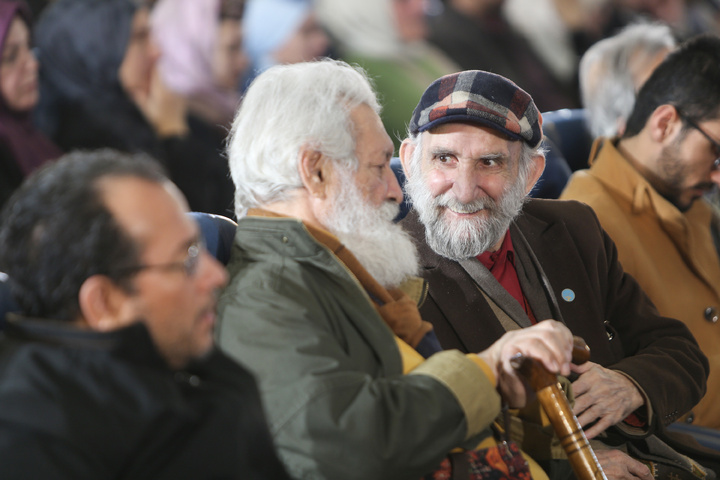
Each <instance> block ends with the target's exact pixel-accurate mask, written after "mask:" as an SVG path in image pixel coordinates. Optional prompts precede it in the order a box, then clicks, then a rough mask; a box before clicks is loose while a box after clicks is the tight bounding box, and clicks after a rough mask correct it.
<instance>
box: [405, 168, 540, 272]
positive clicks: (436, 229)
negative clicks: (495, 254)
mask: <svg viewBox="0 0 720 480" xmlns="http://www.w3.org/2000/svg"><path fill="white" fill-rule="evenodd" d="M413 170H416V171H415V172H408V175H407V183H406V185H405V189H406V191H407V193H408V195H409V196H410V198H411V199H412V203H413V208H415V210H416V211H417V212H418V216H419V217H420V221H421V222H422V223H423V225H425V239H426V241H427V243H428V245H429V246H430V248H432V249H433V251H435V253H437V254H438V255H441V256H443V257H446V258H449V259H451V260H456V261H458V260H463V259H466V258H471V257H476V256H478V255H480V254H482V253H483V252H486V251H488V250H490V249H491V248H492V247H493V246H494V245H495V244H497V243H499V242H500V241H501V240H502V239H503V237H504V236H505V233H506V232H507V230H508V228H509V227H510V223H511V222H512V221H513V220H514V219H515V217H517V216H518V214H519V213H520V210H521V209H522V206H523V203H524V202H525V199H526V193H525V181H524V179H523V178H522V176H518V178H517V180H516V181H515V182H514V183H512V184H510V185H508V187H507V188H506V189H505V191H504V192H503V194H502V197H501V198H500V200H499V201H497V202H496V201H495V200H493V199H492V198H490V197H484V198H479V199H477V200H475V201H473V202H471V203H467V204H465V203H462V202H459V201H458V200H457V199H456V198H454V197H453V196H452V194H451V193H450V192H446V193H444V194H442V195H439V196H437V197H433V196H432V193H431V192H430V190H429V189H428V188H427V186H426V185H425V182H424V180H423V178H422V174H421V173H420V172H419V171H418V170H419V168H417V169H413ZM448 209H452V210H454V211H456V212H460V213H472V212H476V211H479V210H486V215H485V216H483V217H477V216H476V217H472V218H456V219H452V220H449V219H448V218H446V217H445V212H446V211H447V210H448Z"/></svg>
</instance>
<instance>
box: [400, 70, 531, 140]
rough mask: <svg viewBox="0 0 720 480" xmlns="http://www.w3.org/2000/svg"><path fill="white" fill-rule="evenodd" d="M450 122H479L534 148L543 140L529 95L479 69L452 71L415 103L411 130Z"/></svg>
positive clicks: (414, 132) (423, 129)
mask: <svg viewBox="0 0 720 480" xmlns="http://www.w3.org/2000/svg"><path fill="white" fill-rule="evenodd" d="M451 122H472V123H478V124H480V125H483V126H485V127H490V128H493V129H495V130H499V131H500V132H502V133H504V134H505V135H508V136H509V137H510V138H512V139H515V140H521V141H524V142H525V143H527V144H528V145H530V146H531V147H533V148H536V147H537V146H539V145H540V142H541V141H542V115H541V114H540V112H539V111H538V109H537V107H536V106H535V102H533V99H532V97H530V95H529V94H528V93H527V92H525V90H523V89H522V88H520V87H518V86H517V85H515V84H514V83H513V82H511V81H510V80H508V79H507V78H505V77H501V76H500V75H496V74H494V73H489V72H484V71H482V70H468V71H465V72H460V73H453V74H451V75H446V76H444V77H441V78H439V79H438V80H435V81H434V82H433V83H432V84H430V86H429V87H428V88H427V90H425V93H423V95H422V97H421V98H420V102H419V103H418V105H417V107H415V111H414V112H413V115H412V118H411V119H410V132H411V133H412V134H413V135H415V134H417V133H419V132H424V131H426V130H429V129H431V128H433V127H435V126H437V125H441V124H443V123H451Z"/></svg>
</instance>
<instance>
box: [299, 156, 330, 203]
mask: <svg viewBox="0 0 720 480" xmlns="http://www.w3.org/2000/svg"><path fill="white" fill-rule="evenodd" d="M330 168H331V165H330V162H329V161H328V158H327V157H326V156H325V155H323V154H322V153H321V152H319V151H317V150H314V149H311V148H303V149H302V151H301V152H300V162H299V165H298V170H299V172H300V180H301V181H302V183H303V186H304V187H305V189H307V191H308V192H309V193H310V195H311V196H313V197H320V198H325V196H326V195H327V187H328V176H329V175H330Z"/></svg>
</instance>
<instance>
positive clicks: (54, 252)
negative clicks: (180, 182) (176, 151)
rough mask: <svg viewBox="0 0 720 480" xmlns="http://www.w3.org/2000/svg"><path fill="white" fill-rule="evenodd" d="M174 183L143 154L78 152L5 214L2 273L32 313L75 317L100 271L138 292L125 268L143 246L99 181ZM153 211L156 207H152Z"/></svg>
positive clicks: (48, 170) (33, 179) (0, 219)
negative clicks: (118, 217)
mask: <svg viewBox="0 0 720 480" xmlns="http://www.w3.org/2000/svg"><path fill="white" fill-rule="evenodd" d="M124 176H130V177H137V178H141V179H145V180H148V181H151V182H154V183H163V182H165V181H167V178H166V177H165V175H164V174H163V173H162V169H161V167H160V166H159V164H158V163H157V162H155V161H154V160H152V159H150V158H149V157H147V156H146V155H144V154H136V155H127V154H121V153H119V152H116V151H114V150H107V149H106V150H98V151H95V152H73V153H69V154H67V155H65V156H63V157H62V158H61V159H59V160H58V161H57V162H55V163H52V164H50V165H48V166H46V167H44V168H42V169H41V170H39V171H38V172H36V173H35V174H33V175H31V176H30V177H28V179H27V180H26V181H25V182H24V183H23V184H22V186H21V187H20V188H19V189H18V190H17V191H16V192H15V193H14V194H13V196H12V197H11V198H10V200H9V201H8V203H7V205H5V208H4V210H3V211H2V215H1V216H0V271H4V272H5V273H7V274H8V276H9V277H10V278H9V283H10V288H11V290H12V292H13V295H14V296H15V299H16V300H17V302H18V304H19V305H20V307H21V308H22V310H23V313H25V314H26V315H31V316H36V317H41V318H53V319H57V320H64V321H72V320H76V319H77V318H78V316H79V314H80V307H79V304H78V294H79V292H80V287H81V286H82V284H83V282H84V281H85V280H86V279H87V278H89V277H91V276H93V275H96V274H103V275H107V276H108V277H110V278H111V279H112V280H113V281H114V282H115V283H117V284H118V285H120V286H121V287H122V288H124V289H126V290H128V291H131V290H132V288H131V285H130V283H129V279H128V278H127V276H123V275H122V274H121V273H119V271H120V270H121V269H122V268H124V267H128V266H132V265H136V264H137V263H138V260H139V254H140V252H139V248H138V246H137V245H136V244H135V243H134V242H133V240H132V239H131V238H130V237H129V236H128V235H127V234H126V232H124V231H123V229H122V228H121V227H120V226H119V225H118V224H117V222H116V221H115V219H114V218H113V216H112V214H111V213H110V212H109V211H108V209H107V207H106V206H105V205H104V202H103V200H102V192H101V190H100V188H99V185H98V183H99V181H100V180H103V179H106V178H108V177H124ZM148 208H152V206H148Z"/></svg>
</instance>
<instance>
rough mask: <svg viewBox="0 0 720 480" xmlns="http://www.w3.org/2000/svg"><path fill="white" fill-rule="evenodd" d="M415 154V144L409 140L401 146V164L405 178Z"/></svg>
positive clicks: (404, 141)
mask: <svg viewBox="0 0 720 480" xmlns="http://www.w3.org/2000/svg"><path fill="white" fill-rule="evenodd" d="M413 153H415V144H414V143H412V142H411V141H410V140H408V139H407V138H406V139H405V140H403V142H402V143H401V144H400V164H401V165H402V168H403V172H405V176H406V177H407V175H408V172H409V170H408V168H409V167H410V161H411V159H412V156H413Z"/></svg>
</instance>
